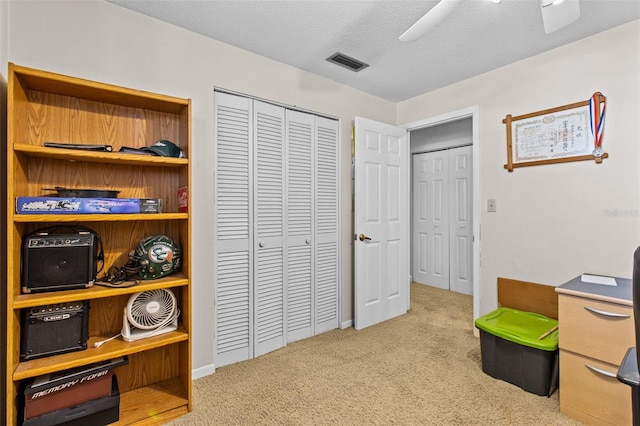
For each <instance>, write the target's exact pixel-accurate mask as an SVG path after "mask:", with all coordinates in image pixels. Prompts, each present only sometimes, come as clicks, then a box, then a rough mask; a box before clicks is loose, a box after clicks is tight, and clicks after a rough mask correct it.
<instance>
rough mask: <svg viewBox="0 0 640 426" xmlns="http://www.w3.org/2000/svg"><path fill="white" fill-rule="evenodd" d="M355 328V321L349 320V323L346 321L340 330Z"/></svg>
mask: <svg viewBox="0 0 640 426" xmlns="http://www.w3.org/2000/svg"><path fill="white" fill-rule="evenodd" d="M351 327H353V320H352V319H351V320H349V321H344V322H343V323H342V324H340V330H344V329H345V328H351Z"/></svg>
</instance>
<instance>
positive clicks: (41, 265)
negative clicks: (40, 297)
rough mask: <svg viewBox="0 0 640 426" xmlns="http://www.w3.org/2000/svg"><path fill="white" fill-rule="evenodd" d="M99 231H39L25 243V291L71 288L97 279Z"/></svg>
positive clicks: (23, 279)
mask: <svg viewBox="0 0 640 426" xmlns="http://www.w3.org/2000/svg"><path fill="white" fill-rule="evenodd" d="M95 239H96V237H95V235H94V234H91V233H87V232H80V233H76V234H36V235H29V236H27V237H25V239H24V241H23V244H22V291H23V292H24V293H32V292H42V291H55V290H69V289H76V288H85V287H90V286H91V285H93V284H94V283H95V279H96V269H97V261H96V259H97V245H96V244H95Z"/></svg>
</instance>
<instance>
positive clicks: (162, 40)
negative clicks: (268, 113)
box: [4, 0, 396, 375]
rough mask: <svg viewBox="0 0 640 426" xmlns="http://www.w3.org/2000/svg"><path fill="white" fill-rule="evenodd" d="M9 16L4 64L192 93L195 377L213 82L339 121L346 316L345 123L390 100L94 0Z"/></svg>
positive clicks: (203, 308) (202, 311)
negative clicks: (329, 116) (326, 115)
mask: <svg viewBox="0 0 640 426" xmlns="http://www.w3.org/2000/svg"><path fill="white" fill-rule="evenodd" d="M9 22H10V25H9V52H8V60H9V61H11V62H14V63H16V64H19V65H23V66H28V67H33V68H39V69H44V70H48V71H53V72H57V73H61V74H67V75H72V76H77V77H82V78H88V79H91V80H96V81H101V82H106V83H112V84H117V85H122V86H127V87H133V88H137V89H141V90H146V91H151V92H159V93H164V94H168V95H172V96H180V97H186V98H191V99H192V106H193V123H192V128H193V135H192V143H193V151H194V155H193V156H192V161H193V182H194V188H193V194H194V197H193V200H192V204H193V212H194V213H193V237H194V238H193V241H194V244H193V248H192V249H193V252H194V254H193V258H192V259H193V276H194V285H193V311H194V339H193V349H194V350H193V354H194V359H193V366H194V368H195V369H196V370H198V369H202V370H201V373H202V374H206V372H207V371H208V370H207V369H209V368H210V366H212V365H213V362H214V360H213V284H212V283H213V278H212V277H213V267H212V261H211V260H212V259H213V248H212V245H211V241H213V228H212V226H211V223H212V221H213V214H212V212H213V190H212V182H213V134H214V132H213V88H214V87H222V88H225V89H229V90H234V91H237V92H242V93H246V94H250V95H253V96H257V97H261V98H265V99H270V100H273V101H277V102H281V103H285V104H289V105H296V106H298V107H300V108H304V109H308V110H313V111H317V112H321V113H325V114H329V115H332V116H334V117H339V118H340V119H341V133H340V137H341V146H340V182H341V188H342V189H341V200H340V202H341V206H342V210H341V217H340V221H341V223H340V224H341V227H342V231H343V232H342V240H343V243H342V274H341V280H342V289H341V291H342V321H343V322H344V321H348V320H350V319H351V318H352V312H353V309H352V305H353V290H352V287H353V285H352V278H351V277H352V270H351V238H350V235H351V234H352V232H351V139H350V138H351V125H352V120H353V118H354V116H356V115H361V116H365V117H369V118H372V119H375V120H379V121H383V122H388V123H393V122H394V121H395V114H396V106H395V104H394V103H391V102H387V101H384V100H382V99H380V98H376V97H373V96H370V95H366V94H364V93H362V92H359V91H356V90H354V89H351V88H349V87H346V86H343V85H340V84H337V83H334V82H332V81H329V80H327V79H324V78H320V77H318V76H316V75H313V74H310V73H307V72H304V71H301V70H299V69H296V68H293V67H289V66H286V65H283V64H281V63H278V62H275V61H272V60H268V59H266V58H264V57H261V56H257V55H253V54H251V53H248V52H246V51H243V50H241V49H238V48H234V47H231V46H229V45H226V44H223V43H220V42H217V41H214V40H211V39H207V38H205V37H202V36H200V35H198V34H195V33H191V32H188V31H185V30H182V29H180V28H177V27H174V26H171V25H168V24H166V23H163V22H161V21H158V20H155V19H151V18H148V17H145V16H142V15H140V14H138V13H134V12H131V11H129V10H126V9H123V8H120V7H117V6H115V5H112V4H110V3H107V2H103V1H73V2H69V1H51V0H50V1H24V0H19V1H11V2H10V3H9ZM4 69H5V70H6V68H4ZM201 373H198V372H196V375H198V374H201Z"/></svg>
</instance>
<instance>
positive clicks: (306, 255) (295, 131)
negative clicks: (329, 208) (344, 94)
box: [286, 111, 315, 342]
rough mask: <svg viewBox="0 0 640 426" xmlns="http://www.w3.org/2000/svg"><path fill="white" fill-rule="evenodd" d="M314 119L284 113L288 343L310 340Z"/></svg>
mask: <svg viewBox="0 0 640 426" xmlns="http://www.w3.org/2000/svg"><path fill="white" fill-rule="evenodd" d="M313 128H314V117H313V115H311V114H306V113H302V112H299V111H287V138H286V139H287V163H288V165H287V167H286V169H287V194H288V195H287V207H288V208H287V224H288V226H287V254H288V256H287V341H288V342H293V341H295V340H300V339H304V338H306V337H310V336H313V314H314V312H313V304H314V301H313V281H314V280H313V273H314V270H313V269H314V268H313V258H314V256H313V252H312V249H313V244H312V242H313V241H312V235H313V200H314V198H315V194H314V188H313V174H314V167H313V152H314V141H313Z"/></svg>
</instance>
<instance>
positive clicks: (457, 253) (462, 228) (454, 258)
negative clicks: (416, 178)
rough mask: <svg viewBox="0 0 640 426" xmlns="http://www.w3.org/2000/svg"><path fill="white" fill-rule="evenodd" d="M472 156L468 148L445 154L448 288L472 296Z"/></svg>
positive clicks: (456, 149)
mask: <svg viewBox="0 0 640 426" xmlns="http://www.w3.org/2000/svg"><path fill="white" fill-rule="evenodd" d="M472 152H473V147H472V146H463V147H460V148H454V149H450V150H449V200H450V202H449V206H450V207H451V209H450V213H449V225H450V232H449V234H450V236H451V237H450V240H449V241H450V249H449V253H450V256H449V263H450V266H449V284H450V287H449V288H450V289H451V290H452V291H457V292H458V293H464V294H473V225H472V221H471V219H472V217H473V210H472V209H471V204H472V203H471V200H472V195H473V185H472V184H471V182H472V176H473V175H472V170H471V166H472V164H473V161H472Z"/></svg>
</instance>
